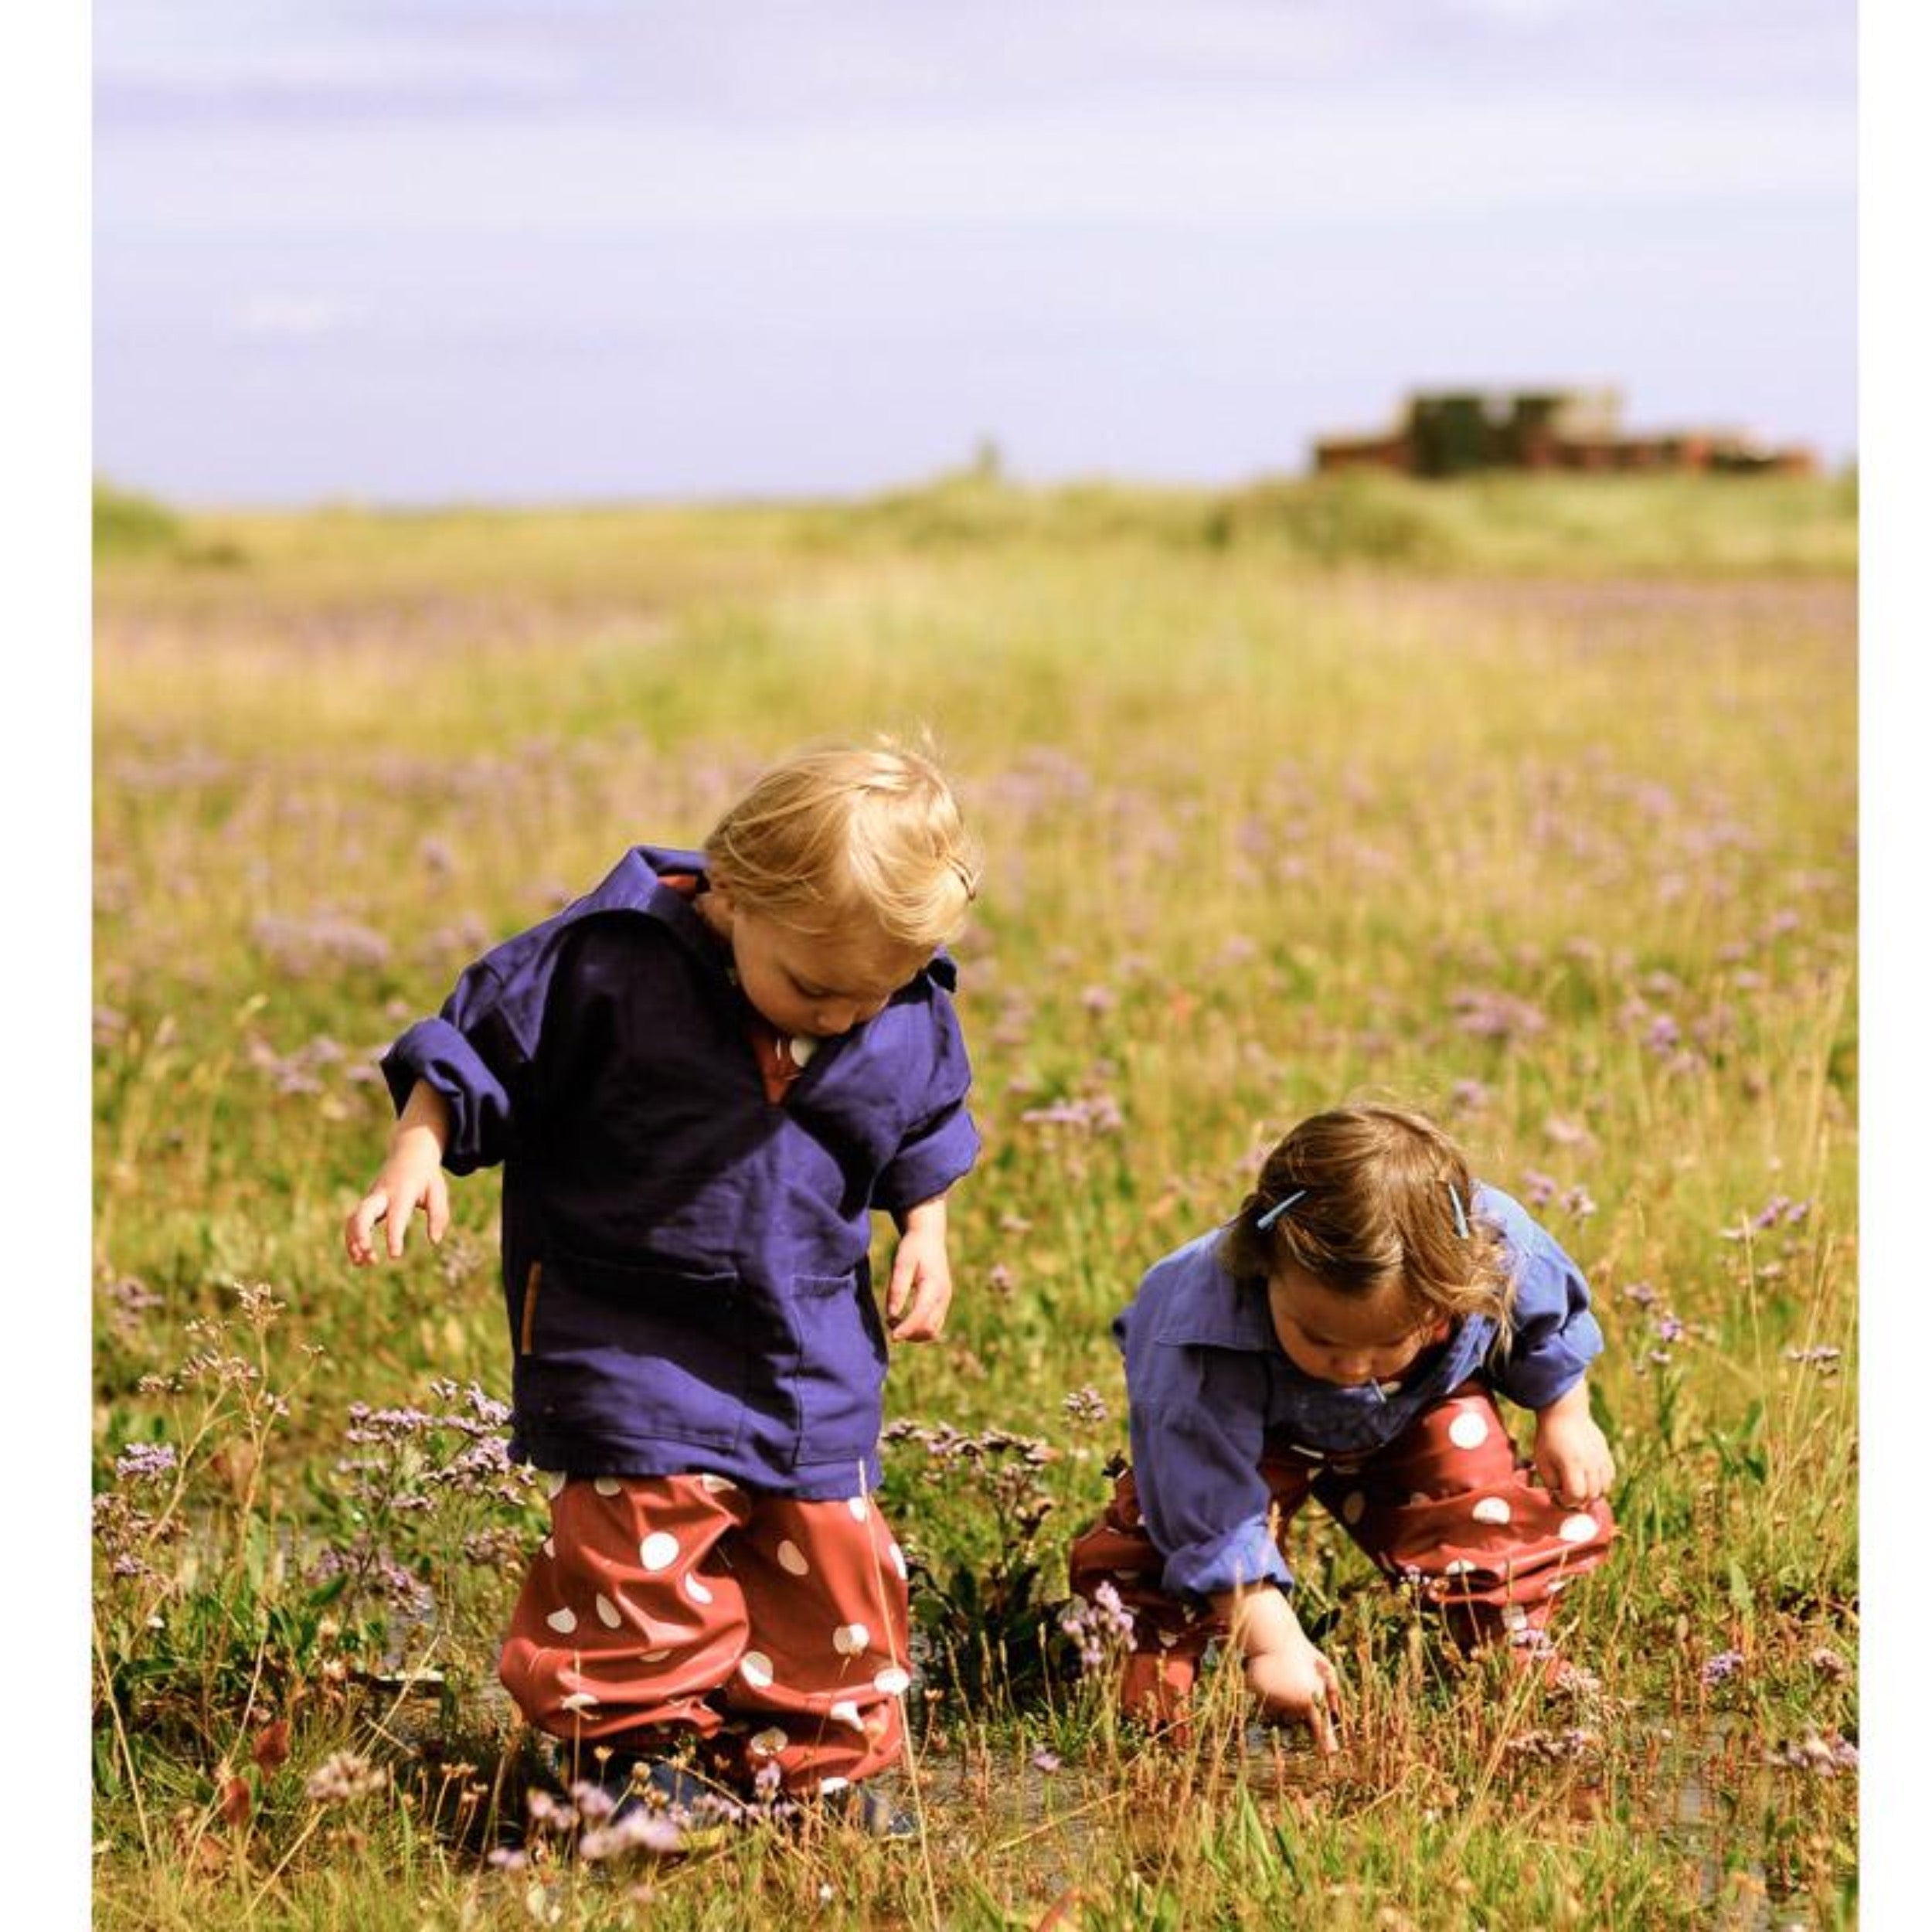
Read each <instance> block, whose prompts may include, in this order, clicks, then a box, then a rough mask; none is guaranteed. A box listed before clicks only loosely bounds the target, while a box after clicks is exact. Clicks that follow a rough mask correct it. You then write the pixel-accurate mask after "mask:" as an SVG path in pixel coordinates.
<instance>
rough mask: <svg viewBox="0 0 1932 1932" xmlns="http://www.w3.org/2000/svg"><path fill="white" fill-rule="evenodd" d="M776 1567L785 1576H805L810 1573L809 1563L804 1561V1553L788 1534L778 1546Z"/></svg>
mask: <svg viewBox="0 0 1932 1932" xmlns="http://www.w3.org/2000/svg"><path fill="white" fill-rule="evenodd" d="M778 1567H779V1568H780V1569H781V1570H783V1571H784V1573H785V1574H786V1575H787V1577H806V1576H809V1575H810V1574H811V1564H810V1563H807V1562H806V1561H805V1553H804V1551H803V1550H802V1549H800V1548H799V1547H798V1545H797V1544H796V1543H794V1542H793V1541H792V1540H791V1538H790V1537H789V1536H787V1537H786V1538H785V1539H784V1542H783V1543H780V1544H779V1546H778Z"/></svg>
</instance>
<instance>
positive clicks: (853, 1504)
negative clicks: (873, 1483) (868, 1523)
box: [845, 1496, 870, 1522]
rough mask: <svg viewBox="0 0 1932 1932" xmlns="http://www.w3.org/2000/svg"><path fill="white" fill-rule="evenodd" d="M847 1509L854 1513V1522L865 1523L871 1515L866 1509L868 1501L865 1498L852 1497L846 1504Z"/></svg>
mask: <svg viewBox="0 0 1932 1932" xmlns="http://www.w3.org/2000/svg"><path fill="white" fill-rule="evenodd" d="M845 1507H846V1508H847V1509H849V1510H850V1511H851V1512H852V1521H853V1522H864V1521H865V1520H866V1516H867V1515H868V1514H869V1513H870V1512H869V1511H868V1510H867V1509H866V1499H865V1498H864V1497H863V1496H854V1497H852V1498H851V1499H850V1500H849V1502H847V1503H846V1505H845Z"/></svg>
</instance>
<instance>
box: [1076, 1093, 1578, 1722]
mask: <svg viewBox="0 0 1932 1932" xmlns="http://www.w3.org/2000/svg"><path fill="white" fill-rule="evenodd" d="M1114 1330H1115V1334H1116V1335H1117V1337H1118V1338H1119V1340H1120V1342H1121V1347H1122V1350H1123V1352H1124V1355H1125V1359H1126V1370H1127V1388H1128V1428H1129V1437H1130V1442H1131V1448H1132V1451H1133V1466H1132V1468H1131V1469H1130V1470H1129V1471H1128V1472H1126V1473H1125V1474H1124V1475H1122V1476H1121V1478H1120V1479H1119V1481H1118V1483H1117V1487H1116V1489H1115V1492H1114V1498H1113V1500H1112V1502H1111V1504H1110V1505H1109V1507H1108V1509H1107V1512H1106V1514H1105V1515H1104V1518H1103V1519H1101V1521H1100V1522H1098V1523H1097V1524H1096V1525H1095V1526H1094V1527H1093V1528H1092V1529H1090V1530H1089V1531H1087V1532H1086V1534H1085V1535H1083V1536H1082V1537H1080V1539H1079V1540H1078V1541H1077V1543H1075V1544H1074V1546H1073V1558H1072V1564H1073V1587H1074V1589H1075V1590H1076V1592H1077V1594H1080V1596H1082V1597H1086V1598H1087V1599H1089V1600H1094V1599H1097V1598H1099V1597H1100V1596H1101V1594H1102V1593H1103V1592H1104V1591H1105V1590H1109V1589H1111V1590H1114V1591H1117V1593H1118V1595H1119V1597H1120V1599H1121V1602H1122V1603H1123V1604H1124V1605H1125V1607H1127V1608H1128V1610H1129V1611H1131V1612H1133V1613H1134V1617H1133V1624H1134V1634H1133V1638H1132V1639H1131V1652H1130V1655H1129V1656H1128V1661H1127V1666H1126V1669H1125V1671H1124V1675H1123V1679H1122V1682H1121V1696H1122V1699H1123V1701H1124V1703H1125V1705H1126V1706H1127V1708H1128V1709H1129V1710H1130V1711H1131V1712H1132V1713H1134V1714H1136V1715H1139V1716H1145V1717H1149V1718H1151V1719H1155V1721H1167V1720H1171V1719H1175V1717H1177V1716H1179V1715H1180V1714H1181V1713H1182V1709H1184V1706H1185V1699H1186V1697H1187V1694H1188V1692H1189V1690H1190V1689H1191V1688H1192V1684H1193V1682H1194V1678H1195V1675H1196V1668H1197V1665H1198V1662H1199V1658H1200V1655H1201V1652H1202V1649H1203V1648H1205V1647H1206V1644H1207V1642H1208V1641H1209V1639H1210V1638H1213V1637H1216V1636H1225V1637H1226V1638H1229V1639H1230V1640H1231V1641H1232V1642H1233V1645H1234V1646H1235V1647H1236V1650H1237V1651H1238V1652H1239V1654H1240V1657H1241V1658H1242V1661H1243V1669H1244V1673H1245V1676H1246V1679H1247V1685H1248V1687H1249V1689H1250V1690H1251V1691H1252V1692H1253V1693H1254V1694H1255V1696H1257V1698H1258V1699H1260V1703H1261V1706H1262V1708H1263V1709H1264V1713H1266V1714H1267V1715H1270V1716H1275V1717H1279V1718H1285V1719H1298V1720H1300V1721H1302V1722H1304V1723H1308V1724H1309V1725H1310V1726H1311V1728H1312V1729H1313V1730H1314V1732H1315V1737H1316V1740H1317V1742H1318V1744H1320V1745H1321V1747H1322V1748H1324V1749H1325V1750H1332V1749H1333V1748H1334V1747H1335V1733H1334V1728H1333V1719H1334V1716H1335V1710H1336V1705H1337V1694H1338V1682H1337V1679H1336V1676H1335V1671H1334V1669H1333V1668H1332V1665H1330V1664H1329V1662H1328V1659H1327V1658H1325V1657H1324V1656H1323V1655H1321V1652H1320V1651H1318V1650H1317V1649H1316V1648H1315V1645H1313V1644H1312V1643H1311V1642H1310V1641H1309V1640H1308V1636H1307V1634H1305V1633H1304V1631H1303V1630H1302V1628H1301V1623H1300V1621H1299V1620H1298V1618H1297V1617H1296V1615H1295V1614H1294V1608H1293V1607H1292V1604H1291V1599H1290V1595H1289V1592H1290V1591H1291V1588H1292V1587H1293V1580H1292V1578H1291V1575H1290V1573H1289V1570H1288V1566H1287V1563H1286V1562H1285V1561H1284V1558H1283V1554H1282V1538H1283V1535H1284V1526H1285V1525H1286V1523H1287V1519H1289V1518H1290V1517H1291V1516H1292V1515H1294V1512H1295V1511H1296V1510H1297V1509H1298V1508H1299V1507H1300V1506H1301V1504H1302V1503H1303V1502H1304V1501H1305V1500H1306V1499H1307V1498H1308V1495H1310V1494H1311V1493H1312V1494H1313V1495H1315V1496H1316V1497H1317V1498H1318V1499H1319V1500H1320V1501H1321V1502H1322V1503H1323V1504H1324V1505H1325V1506H1326V1507H1327V1508H1328V1510H1329V1511H1330V1512H1332V1514H1333V1515H1335V1517H1336V1518H1337V1519H1338V1520H1339V1521H1340V1522H1341V1523H1342V1526H1343V1527H1344V1528H1345V1529H1347V1531H1348V1532H1349V1535H1350V1536H1352V1537H1353V1538H1354V1539H1355V1542H1356V1543H1358V1544H1359V1546H1361V1547H1362V1549H1363V1550H1364V1552H1365V1553H1366V1554H1367V1555H1368V1556H1369V1557H1370V1558H1371V1559H1372V1560H1373V1561H1374V1562H1375V1563H1376V1564H1377V1566H1379V1568H1380V1569H1381V1570H1383V1572H1384V1573H1386V1575H1387V1576H1388V1577H1389V1578H1390V1579H1391V1580H1392V1581H1395V1580H1406V1581H1407V1582H1409V1583H1411V1584H1412V1585H1413V1586H1414V1587H1417V1589H1419V1590H1420V1592H1421V1594H1422V1596H1423V1600H1425V1601H1426V1602H1429V1603H1431V1604H1434V1605H1435V1606H1436V1607H1437V1608H1439V1609H1440V1611H1442V1612H1443V1613H1444V1615H1445V1616H1446V1617H1447V1619H1448V1621H1449V1623H1450V1626H1451V1631H1452V1632H1453V1633H1454V1635H1455V1636H1456V1637H1457V1638H1458V1640H1459V1641H1461V1642H1462V1643H1463V1644H1464V1645H1478V1644H1485V1643H1489V1642H1501V1643H1505V1644H1507V1645H1509V1646H1510V1648H1511V1652H1512V1655H1514V1656H1516V1657H1518V1658H1522V1659H1524V1660H1526V1661H1529V1660H1532V1659H1533V1660H1535V1662H1536V1665H1537V1667H1538V1668H1543V1669H1544V1670H1546V1671H1549V1670H1552V1669H1553V1667H1554V1662H1555V1659H1554V1655H1553V1652H1552V1651H1550V1650H1549V1647H1548V1638H1547V1635H1546V1631H1545V1628H1544V1626H1545V1624H1546V1622H1547V1621H1548V1618H1549V1614H1550V1610H1551V1606H1552V1600H1553V1597H1555V1595H1556V1593H1557V1592H1558V1591H1560V1590H1562V1589H1563V1587H1565V1586H1566V1584H1567V1583H1569V1582H1570V1580H1571V1579H1572V1578H1573V1577H1576V1576H1577V1575H1579V1574H1580V1573H1581V1572H1583V1571H1584V1570H1590V1569H1594V1567H1595V1566H1597V1564H1598V1563H1601V1562H1602V1560H1604V1556H1605V1555H1606V1554H1607V1552H1608V1549H1609V1547H1610V1544H1611V1539H1612V1537H1613V1536H1614V1533H1615V1532H1614V1529H1613V1527H1612V1525H1611V1516H1610V1511H1609V1509H1608V1506H1607V1503H1606V1502H1605V1500H1604V1498H1605V1496H1606V1495H1607V1492H1608V1489H1609V1487H1610V1484H1611V1479H1612V1477H1613V1475H1614V1465H1613V1463H1612V1461H1611V1452H1610V1447H1609V1444H1607V1442H1606V1441H1605V1440H1604V1435H1603V1433H1602V1431H1601V1430H1600V1429H1599V1428H1598V1427H1597V1425H1596V1423H1594V1421H1593V1420H1591V1418H1590V1404H1589V1397H1588V1394H1587V1389H1586V1387H1585V1384H1584V1372H1585V1369H1586V1368H1587V1365H1588V1364H1589V1362H1590V1359H1592V1358H1593V1357H1594V1355H1597V1353H1598V1352H1599V1351H1600V1349H1602V1346H1603V1337H1602V1335H1601V1333H1600V1331H1599V1330H1598V1328H1597V1322H1596V1320H1595V1318H1594V1316H1593V1315H1591V1314H1590V1295H1589V1291H1588V1289H1587V1287H1586V1286H1585V1284H1584V1281H1583V1277H1582V1275H1581V1274H1580V1273H1579V1272H1578V1270H1577V1267H1576V1264H1574V1263H1573V1261H1572V1260H1570V1257H1568V1256H1567V1255H1566V1254H1565V1253H1563V1250H1562V1249H1561V1248H1560V1247H1558V1246H1557V1244H1556V1242H1555V1241H1554V1240H1553V1239H1552V1238H1551V1237H1550V1236H1549V1234H1548V1233H1546V1232H1545V1231H1544V1230H1543V1229H1542V1228H1541V1227H1539V1226H1538V1225H1537V1224H1536V1222H1535V1221H1533V1220H1532V1219H1531V1218H1530V1217H1529V1215H1528V1214H1527V1213H1526V1212H1525V1211H1524V1210H1523V1209H1522V1207H1520V1206H1519V1205H1518V1204H1517V1203H1516V1202H1515V1201H1513V1200H1512V1199H1510V1198H1509V1196H1508V1195H1506V1194H1504V1193H1502V1192H1500V1191H1499V1190H1498V1189H1495V1188H1492V1187H1488V1186H1485V1185H1482V1184H1481V1183H1480V1182H1478V1181H1477V1180H1476V1179H1475V1177H1474V1176H1473V1175H1471V1172H1470V1171H1469V1168H1468V1163H1467V1162H1466V1161H1465V1160H1464V1157H1463V1155H1462V1154H1461V1152H1460V1151H1458V1148H1456V1146H1455V1145H1454V1143H1453V1142H1452V1141H1451V1140H1450V1139H1449V1138H1448V1137H1447V1135H1446V1134H1444V1133H1443V1132H1442V1131H1441V1130H1440V1128H1437V1126H1435V1125H1434V1123H1433V1122H1431V1121H1428V1120H1427V1119H1426V1118H1424V1117H1423V1116H1421V1115H1420V1114H1413V1113H1409V1112H1404V1111H1400V1110H1399V1109H1396V1108H1393V1107H1372V1106H1366V1107H1341V1108H1338V1109H1335V1110H1334V1111H1331V1112H1328V1113H1325V1114H1318V1115H1316V1116H1315V1117H1314V1118H1313V1119H1311V1120H1307V1121H1303V1122H1302V1123H1301V1125H1300V1126H1298V1127H1297V1128H1295V1129H1294V1131H1293V1132H1291V1134H1288V1135H1287V1138H1285V1139H1284V1140H1283V1141H1281V1143H1280V1145H1277V1147H1276V1148H1274V1151H1273V1152H1271V1153H1270V1155H1268V1157H1267V1160H1266V1161H1265V1162H1264V1164H1263V1166H1262V1170H1261V1174H1260V1181H1259V1184H1258V1185H1257V1187H1256V1189H1255V1190H1254V1191H1253V1192H1252V1193H1251V1194H1250V1195H1249V1196H1248V1197H1247V1199H1246V1200H1245V1201H1244V1202H1243V1203H1242V1205H1241V1208H1240V1212H1239V1213H1237V1214H1236V1216H1235V1217H1234V1219H1233V1221H1231V1222H1230V1223H1228V1224H1227V1225H1226V1226H1225V1227H1223V1228H1219V1229H1216V1230H1213V1232H1211V1233H1208V1234H1206V1235H1202V1236H1199V1238H1198V1239H1196V1240H1194V1241H1192V1242H1190V1243H1189V1244H1188V1245H1187V1246H1186V1247H1183V1248H1181V1249H1179V1250H1177V1251H1176V1252H1175V1253H1172V1254H1170V1255H1169V1256H1168V1257H1167V1258H1166V1259H1165V1260H1162V1261H1161V1262H1158V1263H1157V1264H1155V1267H1153V1268H1151V1270H1149V1271H1148V1274H1147V1276H1146V1277H1145V1279H1144V1280H1143V1281H1142V1282H1141V1287H1140V1292H1139V1294H1138V1297H1137V1298H1136V1299H1135V1300H1134V1303H1133V1304H1132V1305H1131V1307H1129V1308H1128V1309H1127V1311H1125V1313H1124V1314H1123V1315H1121V1317H1120V1318H1119V1319H1118V1320H1117V1321H1116V1323H1115V1325H1114ZM1498 1394H1502V1395H1503V1396H1507V1397H1509V1400H1511V1401H1512V1402H1514V1403H1518V1404H1519V1405H1521V1406H1523V1407H1525V1408H1527V1409H1529V1410H1531V1411H1532V1413H1534V1415H1535V1417H1536V1430H1535V1442H1534V1447H1533V1449H1532V1455H1531V1458H1530V1460H1529V1461H1528V1462H1525V1461H1522V1458H1519V1456H1518V1455H1517V1454H1516V1452H1515V1447H1514V1445H1513V1444H1512V1440H1511V1438H1510V1436H1509V1431H1508V1430H1507V1429H1506V1428H1505V1426H1504V1423H1503V1420H1502V1415H1501V1413H1500V1412H1499V1411H1498V1408H1497V1406H1496V1401H1495V1398H1496V1396H1497V1395H1498Z"/></svg>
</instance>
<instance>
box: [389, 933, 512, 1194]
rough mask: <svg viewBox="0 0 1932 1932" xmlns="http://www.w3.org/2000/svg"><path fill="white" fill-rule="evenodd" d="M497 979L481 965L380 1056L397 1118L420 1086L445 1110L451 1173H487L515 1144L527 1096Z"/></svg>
mask: <svg viewBox="0 0 1932 1932" xmlns="http://www.w3.org/2000/svg"><path fill="white" fill-rule="evenodd" d="M507 991H508V988H507V985H506V982H505V979H504V978H503V976H502V974H501V973H500V972H499V971H498V969H497V968H496V967H495V965H493V964H492V961H490V960H488V959H481V960H478V961H477V963H476V964H474V966H472V967H471V968H469V970H468V971H467V972H465V973H464V975H463V977H462V978H461V979H460V980H458V981H457V983H456V988H455V991H454V992H452V993H451V995H450V996H449V998H447V1000H445V1001H444V1003H443V1009H442V1011H441V1012H440V1013H439V1014H437V1015H436V1017H435V1018H434V1019H423V1020H419V1021H417V1023H416V1024H415V1025H414V1026H412V1027H410V1029H409V1030H408V1031H407V1032H406V1033H404V1034H403V1036H402V1037H401V1038H400V1039H398V1040H397V1041H396V1043H395V1044H394V1045H393V1046H391V1047H390V1048H389V1051H388V1052H387V1053H385V1054H384V1055H383V1060H382V1067H383V1078H384V1079H385V1080H387V1081H388V1083H389V1095H390V1097H391V1098H392V1099H393V1100H394V1102H395V1104H396V1111H398V1112H399V1113H400V1111H402V1109H403V1105H404V1104H405V1103H406V1101H407V1100H408V1099H409V1097H410V1090H412V1089H413V1087H414V1086H415V1084H416V1083H417V1081H418V1080H422V1081H425V1082H427V1084H428V1085H429V1086H430V1087H433V1088H434V1090H436V1092H437V1093H438V1094H440V1095H441V1096H442V1097H443V1099H444V1102H445V1103H446V1104H447V1106H448V1108H449V1111H450V1137H449V1141H448V1144H447V1146H446V1147H445V1148H444V1150H443V1165H444V1166H445V1167H447V1168H448V1169H449V1170H450V1172H451V1173H452V1174H468V1173H469V1172H471V1171H472V1170H474V1168H479V1167H488V1166H490V1165H493V1164H494V1163H495V1162H498V1161H500V1160H502V1158H504V1156H505V1155H506V1154H508V1153H509V1152H510V1151H512V1148H513V1146H514V1145H515V1133H516V1118H517V1111H518V1108H517V1098H518V1097H519V1095H520V1094H523V1093H525V1092H526V1091H527V1087H528V1082H527V1079H526V1076H527V1074H528V1072H529V1049H528V1046H526V1042H525V1039H524V1037H523V1031H524V1029H523V1028H522V1026H519V1023H518V1016H517V1015H516V1013H515V1011H514V1008H513V1005H512V1002H511V1001H510V1000H509V999H508V998H506V992H507Z"/></svg>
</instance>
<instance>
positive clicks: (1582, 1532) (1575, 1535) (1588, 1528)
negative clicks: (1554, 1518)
mask: <svg viewBox="0 0 1932 1932" xmlns="http://www.w3.org/2000/svg"><path fill="white" fill-rule="evenodd" d="M1596 1533H1597V1519H1596V1518H1595V1517H1594V1516H1584V1515H1576V1516H1566V1517H1564V1519H1563V1521H1562V1522H1560V1523H1559V1524H1558V1525H1557V1526H1556V1534H1557V1535H1558V1536H1560V1537H1562V1539H1563V1541H1564V1542H1565V1543H1588V1542H1589V1541H1590V1538H1591V1537H1593V1536H1595V1535H1596Z"/></svg>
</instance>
